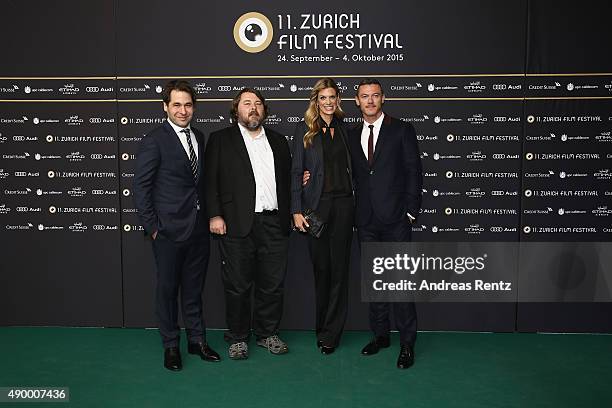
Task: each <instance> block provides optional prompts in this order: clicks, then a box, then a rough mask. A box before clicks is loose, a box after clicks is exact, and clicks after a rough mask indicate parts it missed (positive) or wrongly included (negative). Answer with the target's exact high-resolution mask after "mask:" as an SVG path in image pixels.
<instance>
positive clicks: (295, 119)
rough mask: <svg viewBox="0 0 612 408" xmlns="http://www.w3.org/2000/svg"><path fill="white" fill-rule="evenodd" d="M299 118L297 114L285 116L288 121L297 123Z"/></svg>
mask: <svg viewBox="0 0 612 408" xmlns="http://www.w3.org/2000/svg"><path fill="white" fill-rule="evenodd" d="M300 120H301V118H300V117H298V116H290V117H288V118H287V122H288V123H298V122H299V121H300Z"/></svg>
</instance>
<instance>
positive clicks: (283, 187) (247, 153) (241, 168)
mask: <svg viewBox="0 0 612 408" xmlns="http://www.w3.org/2000/svg"><path fill="white" fill-rule="evenodd" d="M267 114H268V106H267V105H266V102H265V99H264V98H263V96H262V95H261V94H260V93H259V91H256V90H254V89H249V88H244V89H243V90H241V91H240V92H239V93H238V95H237V96H236V97H235V98H234V100H233V105H232V110H231V117H232V119H233V121H234V125H233V126H230V127H228V128H225V129H222V130H220V131H217V132H214V133H212V134H211V135H210V141H209V143H208V147H207V149H206V167H205V176H206V203H207V206H208V212H209V217H210V231H211V232H212V233H214V234H218V235H219V237H220V239H219V248H220V253H221V260H222V280H223V284H224V286H225V299H226V314H227V325H228V331H227V332H226V333H225V339H226V340H227V342H228V343H229V344H230V347H229V351H228V354H229V357H230V358H231V359H234V360H239V359H246V358H248V355H249V352H248V341H249V337H250V333H251V328H252V329H253V332H254V333H255V336H256V337H257V345H259V346H262V347H266V348H267V349H268V350H269V351H270V352H271V353H273V354H284V353H286V352H287V351H288V347H287V344H286V343H285V342H284V341H282V340H281V339H280V337H278V328H279V323H280V320H281V315H282V307H283V282H284V278H285V271H286V266H287V249H288V239H289V231H290V217H289V201H290V200H289V183H290V180H289V169H290V164H291V156H290V153H289V146H288V144H287V140H286V139H285V137H284V136H282V135H281V134H279V133H277V132H275V131H273V130H271V129H269V128H266V127H263V126H262V123H263V121H264V120H265V118H266V116H267ZM252 290H253V291H254V296H253V297H254V302H253V309H254V310H253V311H251V291H252ZM251 321H252V325H251Z"/></svg>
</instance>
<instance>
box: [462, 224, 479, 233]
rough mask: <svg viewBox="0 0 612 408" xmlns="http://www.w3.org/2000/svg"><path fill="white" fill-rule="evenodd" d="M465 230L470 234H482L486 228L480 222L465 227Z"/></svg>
mask: <svg viewBox="0 0 612 408" xmlns="http://www.w3.org/2000/svg"><path fill="white" fill-rule="evenodd" d="M464 231H465V232H467V233H468V234H480V233H481V232H483V231H484V228H482V227H481V226H480V225H479V224H471V225H470V226H469V227H465V228H464Z"/></svg>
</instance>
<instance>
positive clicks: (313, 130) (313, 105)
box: [304, 78, 344, 149]
mask: <svg viewBox="0 0 612 408" xmlns="http://www.w3.org/2000/svg"><path fill="white" fill-rule="evenodd" d="M327 88H333V89H334V90H335V91H336V96H337V97H338V99H337V100H338V106H337V107H336V110H335V111H334V116H335V117H336V118H338V119H342V118H343V117H344V111H343V110H342V108H341V107H340V89H339V88H338V85H336V82H335V81H334V80H333V79H331V78H321V79H319V80H318V81H317V83H315V84H314V86H313V87H312V91H310V103H309V105H308V109H306V112H304V122H306V126H308V132H306V134H305V135H304V148H305V149H307V148H308V147H309V146H312V139H314V137H315V135H316V134H317V133H319V131H320V130H321V124H320V123H319V118H320V117H321V116H320V115H319V105H318V101H317V98H318V97H319V92H321V91H322V90H324V89H327Z"/></svg>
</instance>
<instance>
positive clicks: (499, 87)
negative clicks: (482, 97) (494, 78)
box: [493, 84, 508, 90]
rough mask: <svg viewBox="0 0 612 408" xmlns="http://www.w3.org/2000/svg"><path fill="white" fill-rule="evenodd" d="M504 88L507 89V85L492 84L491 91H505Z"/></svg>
mask: <svg viewBox="0 0 612 408" xmlns="http://www.w3.org/2000/svg"><path fill="white" fill-rule="evenodd" d="M506 88H508V85H506V84H494V85H493V89H495V90H503V89H506Z"/></svg>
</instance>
